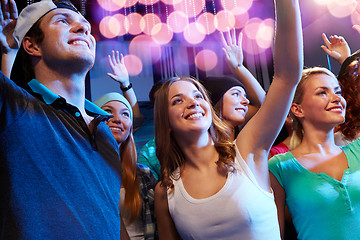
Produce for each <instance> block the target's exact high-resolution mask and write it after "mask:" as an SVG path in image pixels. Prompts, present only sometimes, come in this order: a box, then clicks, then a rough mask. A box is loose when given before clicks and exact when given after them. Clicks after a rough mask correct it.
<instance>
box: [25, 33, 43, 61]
mask: <svg viewBox="0 0 360 240" xmlns="http://www.w3.org/2000/svg"><path fill="white" fill-rule="evenodd" d="M22 45H23V48H24V50H25V52H27V53H28V54H29V55H31V56H34V57H40V56H41V49H40V48H39V45H38V44H37V43H36V42H35V41H34V40H33V39H32V38H30V37H24V40H23V42H22Z"/></svg>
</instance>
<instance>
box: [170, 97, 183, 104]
mask: <svg viewBox="0 0 360 240" xmlns="http://www.w3.org/2000/svg"><path fill="white" fill-rule="evenodd" d="M179 103H182V99H181V98H175V99H174V100H173V101H172V105H176V104H179Z"/></svg>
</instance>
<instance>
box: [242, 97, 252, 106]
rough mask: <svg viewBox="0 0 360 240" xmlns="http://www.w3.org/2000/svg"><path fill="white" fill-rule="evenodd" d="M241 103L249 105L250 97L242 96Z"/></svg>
mask: <svg viewBox="0 0 360 240" xmlns="http://www.w3.org/2000/svg"><path fill="white" fill-rule="evenodd" d="M240 103H241V105H244V106H247V105H249V104H250V101H249V99H247V98H246V97H244V96H243V97H242V99H241V101H240Z"/></svg>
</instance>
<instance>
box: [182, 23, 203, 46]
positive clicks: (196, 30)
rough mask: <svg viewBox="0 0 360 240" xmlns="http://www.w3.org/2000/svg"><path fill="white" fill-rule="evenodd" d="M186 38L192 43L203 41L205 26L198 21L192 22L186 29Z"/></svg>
mask: <svg viewBox="0 0 360 240" xmlns="http://www.w3.org/2000/svg"><path fill="white" fill-rule="evenodd" d="M184 38H185V40H186V41H187V42H188V43H190V44H198V43H201V42H202V41H203V40H204V38H205V28H204V27H203V25H201V24H199V23H197V22H193V23H190V24H189V25H187V26H186V28H185V30H184Z"/></svg>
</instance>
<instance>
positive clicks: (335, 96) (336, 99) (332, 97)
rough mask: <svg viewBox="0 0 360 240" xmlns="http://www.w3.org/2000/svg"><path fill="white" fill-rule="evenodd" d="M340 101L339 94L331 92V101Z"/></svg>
mask: <svg viewBox="0 0 360 240" xmlns="http://www.w3.org/2000/svg"><path fill="white" fill-rule="evenodd" d="M340 101H341V96H339V95H338V94H336V93H332V94H331V102H340Z"/></svg>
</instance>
